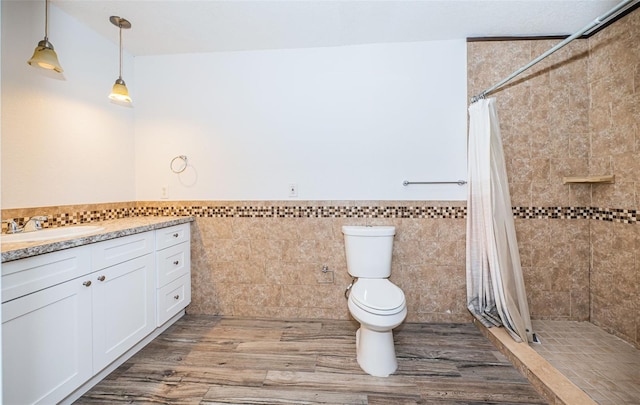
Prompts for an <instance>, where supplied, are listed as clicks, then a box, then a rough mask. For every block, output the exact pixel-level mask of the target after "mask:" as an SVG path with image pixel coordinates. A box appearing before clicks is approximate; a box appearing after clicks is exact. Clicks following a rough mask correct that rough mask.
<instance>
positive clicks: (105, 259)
mask: <svg viewBox="0 0 640 405" xmlns="http://www.w3.org/2000/svg"><path fill="white" fill-rule="evenodd" d="M153 242H154V240H153V232H144V233H138V234H135V235H129V236H124V237H122V238H116V239H111V240H106V241H104V242H100V243H96V244H94V245H92V246H91V249H92V252H91V253H92V265H91V268H92V270H99V269H104V268H105V267H110V266H113V265H116V264H118V263H122V262H125V261H127V260H131V259H134V258H136V257H140V256H144V255H146V254H148V253H151V252H153Z"/></svg>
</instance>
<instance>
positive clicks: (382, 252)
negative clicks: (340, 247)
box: [342, 226, 407, 377]
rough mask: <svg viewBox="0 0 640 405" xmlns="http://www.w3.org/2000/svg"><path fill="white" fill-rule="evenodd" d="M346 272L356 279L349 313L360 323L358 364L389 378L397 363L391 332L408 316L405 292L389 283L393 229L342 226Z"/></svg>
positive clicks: (351, 293) (357, 340) (351, 294)
mask: <svg viewBox="0 0 640 405" xmlns="http://www.w3.org/2000/svg"><path fill="white" fill-rule="evenodd" d="M342 233H343V234H344V242H345V251H346V254H347V269H348V270H349V274H351V275H352V276H353V277H355V278H357V281H355V282H354V284H353V286H352V287H351V288H350V291H349V300H348V305H349V312H351V315H352V316H353V317H354V318H355V320H356V321H358V322H360V329H358V331H357V332H356V351H357V358H358V364H359V365H360V367H361V368H362V370H364V371H365V372H366V373H368V374H371V375H372V376H376V377H387V376H388V375H389V374H391V373H393V372H394V371H396V369H397V368H398V361H397V360H396V351H395V348H394V345H393V332H392V329H393V328H395V327H397V326H398V325H400V324H401V323H402V321H404V319H405V318H406V316H407V304H406V302H405V299H404V293H403V292H402V290H401V289H400V288H399V287H398V286H396V285H395V284H393V283H392V282H391V281H389V280H388V279H387V278H388V277H389V276H390V275H391V254H392V250H393V236H394V235H395V233H396V228H395V227H393V226H343V227H342Z"/></svg>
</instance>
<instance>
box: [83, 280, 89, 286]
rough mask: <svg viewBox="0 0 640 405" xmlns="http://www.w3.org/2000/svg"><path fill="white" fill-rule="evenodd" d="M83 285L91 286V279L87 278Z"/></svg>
mask: <svg viewBox="0 0 640 405" xmlns="http://www.w3.org/2000/svg"><path fill="white" fill-rule="evenodd" d="M82 285H83V286H85V287H89V286H90V285H91V281H90V280H87V281H85V282H84V283H82Z"/></svg>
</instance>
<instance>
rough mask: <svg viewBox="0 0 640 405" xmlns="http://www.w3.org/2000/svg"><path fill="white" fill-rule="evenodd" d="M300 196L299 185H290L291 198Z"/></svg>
mask: <svg viewBox="0 0 640 405" xmlns="http://www.w3.org/2000/svg"><path fill="white" fill-rule="evenodd" d="M297 196H298V185H297V184H295V183H291V184H289V197H297Z"/></svg>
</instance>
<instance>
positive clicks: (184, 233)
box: [156, 224, 191, 250]
mask: <svg viewBox="0 0 640 405" xmlns="http://www.w3.org/2000/svg"><path fill="white" fill-rule="evenodd" d="M190 238H191V227H190V224H180V225H175V226H170V227H168V228H161V229H156V249H157V250H160V249H164V248H166V247H169V246H173V245H177V244H178V243H182V242H185V241H188V240H189V239H190Z"/></svg>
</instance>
